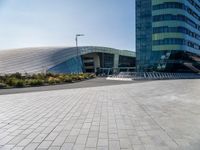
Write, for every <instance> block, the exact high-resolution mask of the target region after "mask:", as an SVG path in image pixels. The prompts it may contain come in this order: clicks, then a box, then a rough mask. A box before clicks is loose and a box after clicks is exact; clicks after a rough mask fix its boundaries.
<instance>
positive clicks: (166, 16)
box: [136, 0, 200, 72]
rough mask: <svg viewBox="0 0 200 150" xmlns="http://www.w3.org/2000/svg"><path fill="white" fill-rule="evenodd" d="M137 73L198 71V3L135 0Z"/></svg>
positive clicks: (199, 52) (199, 27) (182, 0)
mask: <svg viewBox="0 0 200 150" xmlns="http://www.w3.org/2000/svg"><path fill="white" fill-rule="evenodd" d="M136 56H137V57H136V63H137V70H138V71H141V72H143V71H162V72H199V71H200V0H136Z"/></svg>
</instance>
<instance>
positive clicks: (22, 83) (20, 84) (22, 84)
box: [15, 80, 25, 87]
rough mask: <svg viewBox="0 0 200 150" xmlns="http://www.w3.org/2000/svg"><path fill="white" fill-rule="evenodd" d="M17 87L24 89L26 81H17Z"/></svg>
mask: <svg viewBox="0 0 200 150" xmlns="http://www.w3.org/2000/svg"><path fill="white" fill-rule="evenodd" d="M15 86H16V87H24V86H25V81H24V80H16V85H15Z"/></svg>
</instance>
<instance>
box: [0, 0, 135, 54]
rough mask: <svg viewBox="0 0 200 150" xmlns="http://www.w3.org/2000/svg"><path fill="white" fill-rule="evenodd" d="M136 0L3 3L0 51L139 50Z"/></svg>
mask: <svg viewBox="0 0 200 150" xmlns="http://www.w3.org/2000/svg"><path fill="white" fill-rule="evenodd" d="M134 14H135V0H0V49H9V48H21V47H37V46H74V45H75V40H74V36H75V34H76V33H83V34H85V37H81V38H80V39H79V45H82V46H84V45H93V46H108V47H113V48H119V49H128V50H133V51H134V50H135V15H134Z"/></svg>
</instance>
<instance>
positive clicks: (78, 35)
mask: <svg viewBox="0 0 200 150" xmlns="http://www.w3.org/2000/svg"><path fill="white" fill-rule="evenodd" d="M80 36H84V34H76V38H75V41H76V51H77V54H76V55H77V61H78V37H80ZM77 73H79V66H78V65H77Z"/></svg>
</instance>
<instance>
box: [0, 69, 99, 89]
mask: <svg viewBox="0 0 200 150" xmlns="http://www.w3.org/2000/svg"><path fill="white" fill-rule="evenodd" d="M91 78H95V75H94V74H88V73H81V74H53V73H47V74H42V73H39V74H33V75H29V74H25V75H21V74H20V73H15V74H7V75H3V76H0V88H12V87H30V86H42V85H53V84H61V83H71V82H76V81H81V80H85V79H91Z"/></svg>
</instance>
